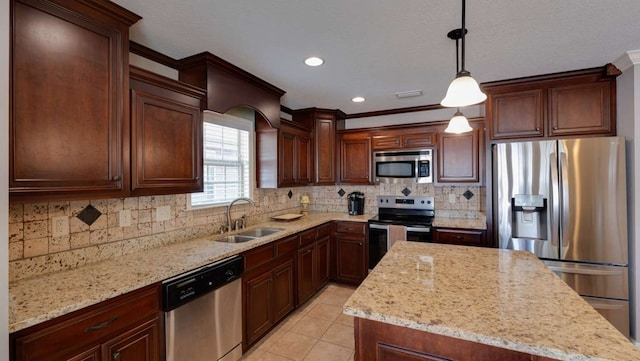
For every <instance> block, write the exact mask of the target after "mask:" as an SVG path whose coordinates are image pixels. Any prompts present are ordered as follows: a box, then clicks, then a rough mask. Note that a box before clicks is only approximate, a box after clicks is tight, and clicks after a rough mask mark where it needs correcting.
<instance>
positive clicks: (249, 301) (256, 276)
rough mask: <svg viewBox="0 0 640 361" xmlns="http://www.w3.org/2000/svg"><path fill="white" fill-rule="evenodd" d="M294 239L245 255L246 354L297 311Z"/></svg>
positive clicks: (243, 299)
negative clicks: (278, 324)
mask: <svg viewBox="0 0 640 361" xmlns="http://www.w3.org/2000/svg"><path fill="white" fill-rule="evenodd" d="M297 244H298V237H297V236H292V237H287V238H284V239H282V240H279V241H276V242H273V243H269V244H266V245H264V246H261V247H258V248H255V249H252V250H250V251H248V252H245V253H244V254H243V256H244V263H245V272H244V274H243V275H242V292H243V296H242V301H243V309H242V312H243V314H242V317H243V346H242V348H243V351H245V352H246V351H247V350H248V349H249V348H250V347H251V346H252V345H253V344H254V343H256V342H257V341H258V340H259V339H260V338H262V336H264V335H266V334H267V332H269V331H270V330H271V329H272V328H273V326H275V325H276V324H277V323H278V322H279V321H280V320H282V319H283V318H284V317H286V316H287V315H288V314H289V312H291V311H293V309H294V308H295V299H296V298H295V275H296V268H295V265H296V263H295V260H296V252H295V250H296V247H297Z"/></svg>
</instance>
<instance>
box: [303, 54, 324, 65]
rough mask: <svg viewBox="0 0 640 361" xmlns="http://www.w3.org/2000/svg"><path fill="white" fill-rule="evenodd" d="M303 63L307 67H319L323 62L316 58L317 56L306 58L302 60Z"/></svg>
mask: <svg viewBox="0 0 640 361" xmlns="http://www.w3.org/2000/svg"><path fill="white" fill-rule="evenodd" d="M304 63H305V64H307V65H309V66H320V65H322V64H324V60H322V59H320V58H318V57H317V56H312V57H310V58H306V59H305V60H304Z"/></svg>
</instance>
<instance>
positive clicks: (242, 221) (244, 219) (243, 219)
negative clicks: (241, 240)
mask: <svg viewBox="0 0 640 361" xmlns="http://www.w3.org/2000/svg"><path fill="white" fill-rule="evenodd" d="M240 227H242V229H245V228H246V227H247V215H246V214H243V215H242V217H240Z"/></svg>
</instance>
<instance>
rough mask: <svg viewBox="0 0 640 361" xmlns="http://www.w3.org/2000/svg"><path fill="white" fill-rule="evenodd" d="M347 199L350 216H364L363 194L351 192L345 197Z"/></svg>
mask: <svg viewBox="0 0 640 361" xmlns="http://www.w3.org/2000/svg"><path fill="white" fill-rule="evenodd" d="M347 199H349V215H350V216H356V215H360V214H364V193H362V192H351V193H349V194H348V195H347Z"/></svg>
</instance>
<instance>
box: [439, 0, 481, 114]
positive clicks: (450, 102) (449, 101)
mask: <svg viewBox="0 0 640 361" xmlns="http://www.w3.org/2000/svg"><path fill="white" fill-rule="evenodd" d="M465 8H466V6H465V0H462V29H465V27H464V24H465ZM466 32H467V31H466V29H465V30H464V31H461V32H460V33H461V39H462V60H461V63H462V67H461V70H459V71H458V72H457V74H456V78H455V79H454V80H453V81H452V82H451V84H449V88H448V89H447V94H446V95H445V97H444V99H442V101H441V102H440V104H441V105H442V106H445V107H466V106H468V105H473V104H478V103H482V102H483V101H485V99H487V95H486V94H485V93H483V92H482V91H481V90H480V86H479V85H478V82H477V81H476V80H475V79H473V78H472V77H471V73H469V72H468V71H467V70H466V69H465V68H464V34H465V33H466ZM457 60H458V59H457V56H456V62H457Z"/></svg>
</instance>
